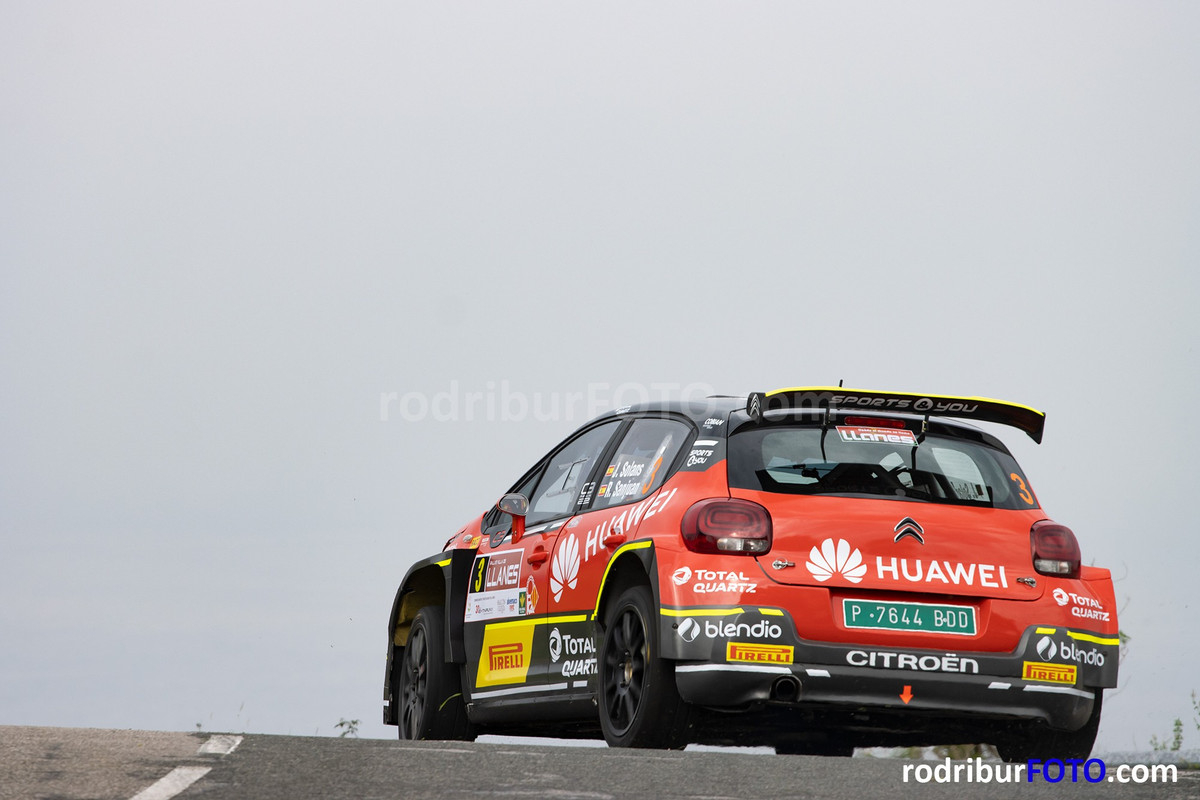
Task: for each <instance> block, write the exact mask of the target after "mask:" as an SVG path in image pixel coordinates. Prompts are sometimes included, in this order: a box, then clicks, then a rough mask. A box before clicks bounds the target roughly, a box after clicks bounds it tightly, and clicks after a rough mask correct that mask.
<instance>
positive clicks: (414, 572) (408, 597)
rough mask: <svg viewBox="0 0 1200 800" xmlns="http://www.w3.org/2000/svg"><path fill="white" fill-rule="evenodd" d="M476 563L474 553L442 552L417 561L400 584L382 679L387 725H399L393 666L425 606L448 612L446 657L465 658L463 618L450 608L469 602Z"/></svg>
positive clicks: (393, 606) (461, 660) (389, 628)
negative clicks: (469, 584) (395, 702)
mask: <svg viewBox="0 0 1200 800" xmlns="http://www.w3.org/2000/svg"><path fill="white" fill-rule="evenodd" d="M474 560H475V551H474V550H453V551H449V552H443V553H439V554H437V555H435V556H430V557H428V558H425V559H422V560H421V561H418V562H417V563H416V564H414V565H413V566H412V567H410V568H409V570H408V572H407V573H406V574H405V576H404V580H403V581H401V582H400V587H399V588H398V589H397V590H396V597H395V599H394V600H393V601H392V611H391V614H390V616H389V617H388V648H387V667H386V669H385V670H384V676H383V699H384V707H383V721H384V724H386V725H395V724H397V717H396V709H395V704H394V703H393V702H392V699H393V698H392V693H393V690H394V688H395V687H394V686H393V677H394V667H395V664H396V659H397V657H398V656H399V655H400V654H401V653H403V651H404V647H405V645H407V644H408V635H409V631H410V630H411V628H412V623H413V620H414V619H415V618H416V616H417V612H418V611H420V610H421V609H422V608H424V607H425V606H441V607H443V608H444V609H445V610H446V613H445V618H446V625H445V634H446V642H445V645H446V654H447V658H448V659H449V660H450V661H452V662H458V663H461V662H463V661H464V660H465V659H466V654H465V648H464V646H463V621H462V615H461V614H455V613H451V611H450V609H454V608H462V607H464V605H465V603H466V595H467V580H468V577H469V575H470V571H471V564H472V563H473V562H474Z"/></svg>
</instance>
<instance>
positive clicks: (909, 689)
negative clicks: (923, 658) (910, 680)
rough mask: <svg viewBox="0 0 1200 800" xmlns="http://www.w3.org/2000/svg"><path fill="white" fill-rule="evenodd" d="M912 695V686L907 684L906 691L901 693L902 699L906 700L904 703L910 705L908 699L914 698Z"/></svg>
mask: <svg viewBox="0 0 1200 800" xmlns="http://www.w3.org/2000/svg"><path fill="white" fill-rule="evenodd" d="M912 697H913V695H912V687H911V686H909V685H908V684H905V685H904V691H903V692H901V693H900V699H901V700H903V701H904V705H908V701H909V700H912Z"/></svg>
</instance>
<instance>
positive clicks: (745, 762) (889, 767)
mask: <svg viewBox="0 0 1200 800" xmlns="http://www.w3.org/2000/svg"><path fill="white" fill-rule="evenodd" d="M202 750H207V751H210V752H202ZM920 764H924V765H925V766H928V767H929V768H930V770H931V772H932V770H933V768H934V767H937V766H939V764H938V762H911V761H903V760H898V759H878V758H869V757H861V756H860V757H856V758H853V759H836V758H816V757H809V756H775V755H768V754H761V753H742V752H736V751H734V752H730V751H723V752H693V751H688V752H682V753H678V752H656V751H633V750H610V749H606V748H595V747H562V746H545V745H526V744H510V743H507V742H506V743H469V744H468V743H457V742H456V743H448V742H420V743H407V742H397V741H388V740H379V739H333V738H316V737H294V736H266V735H257V734H251V735H245V736H240V737H222V736H217V737H214V736H213V735H212V734H195V733H151V732H144V731H103V730H89V729H69V728H20V727H0V798H4V800H8V798H13V800H16V799H17V798H20V799H21V800H33V799H34V798H45V799H46V800H51V799H53V800H71V799H78V800H83V799H84V798H87V800H129V798H134V797H135V796H137V795H138V793H139V792H141V793H142V795H141V797H139V800H151V798H158V799H159V800H163V799H165V798H166V797H179V798H205V799H206V800H227V799H228V800H234V799H235V798H236V800H284V799H285V798H286V800H309V799H310V798H311V799H312V800H316V799H317V798H321V799H324V798H356V800H358V799H361V800H370V799H371V798H404V799H405V800H409V799H410V798H487V797H497V798H514V799H517V800H519V798H539V800H607V798H647V797H650V798H704V800H718V799H723V798H730V800H735V799H736V800H744V799H745V798H757V797H762V798H771V800H784V799H785V798H829V800H834V799H837V798H845V799H846V800H851V799H852V798H853V799H857V798H888V800H895V798H896V797H897V796H901V797H905V798H908V797H913V798H925V797H937V798H951V797H954V798H958V797H966V798H1006V797H1016V796H1020V797H1031V798H1038V797H1055V798H1059V797H1074V796H1078V797H1087V798H1110V797H1121V798H1166V799H1167V800H1177V799H1182V798H1193V799H1196V800H1200V772H1188V771H1182V772H1179V773H1178V779H1177V781H1176V782H1174V783H1161V782H1160V783H1143V784H1133V783H1128V784H1122V783H1119V782H1118V781H1117V780H1113V781H1108V780H1107V779H1105V780H1102V781H1100V782H1098V783H1088V782H1086V781H1084V780H1083V778H1082V776H1081V777H1080V779H1079V781H1078V782H1077V783H1071V782H1070V777H1069V773H1068V776H1067V779H1066V780H1064V781H1063V782H1061V783H1046V782H1044V781H1042V780H1040V779H1037V780H1035V781H1034V782H1032V783H1028V782H1025V781H1024V779H1023V778H1022V779H1021V781H1020V782H1019V783H1017V784H1013V783H997V782H995V781H994V780H993V782H990V783H981V782H978V781H975V782H970V783H968V782H965V778H966V775H967V770H966V766H967V765H966V764H965V763H964V762H955V764H953V765H951V766H952V767H953V766H956V765H959V766H961V769H960V770H959V774H960V777H961V778H963V779H964V780H963V781H961V782H959V783H937V782H936V773H933V774H930V775H929V776H928V778H929V779H931V780H930V782H929V783H920V782H918V780H917V779H918V778H919V777H920V775H919V774H918V773H917V767H919V766H920ZM942 766H943V767H944V765H942ZM988 766H990V767H991V768H992V769H993V770H995V769H996V768H1001V769H1003V767H1002V765H999V764H996V763H992V764H990V765H988ZM1106 766H1107V770H1108V776H1110V777H1114V778H1115V777H1116V775H1115V772H1116V770H1117V767H1118V765H1117V764H1115V763H1110V764H1107V765H1106ZM906 768H907V770H908V775H909V778H908V781H907V782H906V781H905V772H906ZM171 776H174V777H171ZM164 779H165V780H166V781H167V783H166V784H163V783H160V781H163V780H164ZM172 780H173V781H174V783H171V781H172ZM193 781H194V782H193Z"/></svg>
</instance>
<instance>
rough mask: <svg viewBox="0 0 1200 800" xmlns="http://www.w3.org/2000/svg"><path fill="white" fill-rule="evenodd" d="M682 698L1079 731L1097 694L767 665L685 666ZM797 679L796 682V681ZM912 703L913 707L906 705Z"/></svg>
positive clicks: (982, 678) (679, 670) (1003, 682)
mask: <svg viewBox="0 0 1200 800" xmlns="http://www.w3.org/2000/svg"><path fill="white" fill-rule="evenodd" d="M675 681H676V684H677V685H678V687H679V693H680V695H681V696H682V697H683V698H684V699H685V700H687V701H688V702H690V703H695V704H697V705H702V706H710V707H729V706H734V707H737V706H752V705H755V704H757V703H762V702H772V703H778V704H782V705H789V706H795V707H798V708H811V709H814V710H816V709H818V708H826V709H833V708H841V709H843V710H846V711H854V710H870V711H890V712H894V713H900V714H911V715H914V716H916V715H922V716H945V717H994V718H1002V717H1009V718H1014V719H1026V720H1030V719H1039V720H1042V721H1043V722H1045V723H1046V724H1047V725H1049V726H1050V727H1053V728H1060V729H1064V730H1078V729H1079V728H1081V727H1083V725H1084V723H1086V722H1087V719H1088V716H1089V715H1090V714H1091V712H1092V705H1093V703H1094V702H1095V691H1094V690H1091V689H1087V688H1083V689H1077V688H1075V687H1068V686H1050V685H1046V684H1038V683H1032V682H1027V681H1021V680H1012V679H1007V678H999V677H996V676H989V675H942V674H937V675H934V674H930V673H927V672H911V671H906V670H890V671H888V672H887V674H881V671H880V670H876V669H871V668H867V667H834V666H832V665H825V666H800V665H791V666H787V667H783V666H781V667H767V666H756V665H751V664H744V665H743V664H696V663H680V664H677V665H676V668H675ZM791 681H794V682H795V683H791ZM905 697H907V702H905Z"/></svg>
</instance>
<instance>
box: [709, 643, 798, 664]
mask: <svg viewBox="0 0 1200 800" xmlns="http://www.w3.org/2000/svg"><path fill="white" fill-rule="evenodd" d="M792 653H793V648H792V646H791V645H785V644H751V643H748V642H730V643H729V644H727V645H726V646H725V660H726V661H741V662H744V663H748V664H791V663H792Z"/></svg>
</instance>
